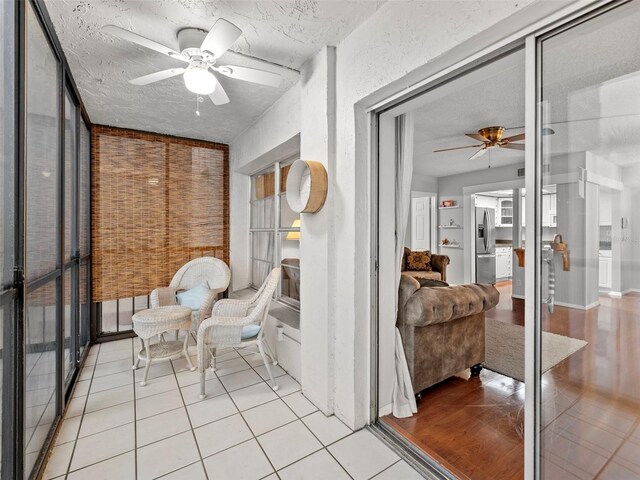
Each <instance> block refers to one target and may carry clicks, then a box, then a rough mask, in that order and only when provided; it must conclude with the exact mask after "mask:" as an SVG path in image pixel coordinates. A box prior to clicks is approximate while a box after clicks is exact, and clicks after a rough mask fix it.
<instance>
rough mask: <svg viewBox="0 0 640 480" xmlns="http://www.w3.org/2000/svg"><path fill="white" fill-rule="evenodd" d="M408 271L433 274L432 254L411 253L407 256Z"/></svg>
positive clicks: (427, 252)
mask: <svg viewBox="0 0 640 480" xmlns="http://www.w3.org/2000/svg"><path fill="white" fill-rule="evenodd" d="M407 270H409V271H414V272H416V271H419V272H431V271H432V270H433V269H432V268H431V252H429V251H428V250H427V251H426V252H411V253H410V254H409V255H407Z"/></svg>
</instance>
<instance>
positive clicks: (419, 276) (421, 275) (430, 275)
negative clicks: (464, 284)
mask: <svg viewBox="0 0 640 480" xmlns="http://www.w3.org/2000/svg"><path fill="white" fill-rule="evenodd" d="M402 273H403V274H404V275H409V276H411V277H413V278H415V279H416V280H418V281H420V280H442V274H441V273H440V272H434V271H417V272H413V271H411V270H407V271H406V272H402Z"/></svg>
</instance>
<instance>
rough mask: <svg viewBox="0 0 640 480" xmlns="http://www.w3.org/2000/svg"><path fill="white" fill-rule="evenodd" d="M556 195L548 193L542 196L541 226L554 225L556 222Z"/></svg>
mask: <svg viewBox="0 0 640 480" xmlns="http://www.w3.org/2000/svg"><path fill="white" fill-rule="evenodd" d="M557 211H558V207H557V195H556V194H555V193H549V194H546V195H543V196H542V226H543V227H555V226H556V224H557V217H556V215H557Z"/></svg>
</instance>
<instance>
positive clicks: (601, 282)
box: [598, 250, 613, 288]
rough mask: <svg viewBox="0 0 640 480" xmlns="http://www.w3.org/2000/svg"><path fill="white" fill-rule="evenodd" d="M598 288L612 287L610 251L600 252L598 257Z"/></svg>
mask: <svg viewBox="0 0 640 480" xmlns="http://www.w3.org/2000/svg"><path fill="white" fill-rule="evenodd" d="M598 266H599V269H598V286H599V287H600V288H611V287H612V283H613V282H612V280H613V275H612V266H613V265H612V259H611V251H610V250H608V251H600V257H599V262H598Z"/></svg>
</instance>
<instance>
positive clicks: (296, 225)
mask: <svg viewBox="0 0 640 480" xmlns="http://www.w3.org/2000/svg"><path fill="white" fill-rule="evenodd" d="M291 228H300V219H299V218H296V219H295V220H294V221H293V223H292V224H291ZM286 239H287V240H300V231H297V232H288V233H287V238H286Z"/></svg>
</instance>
